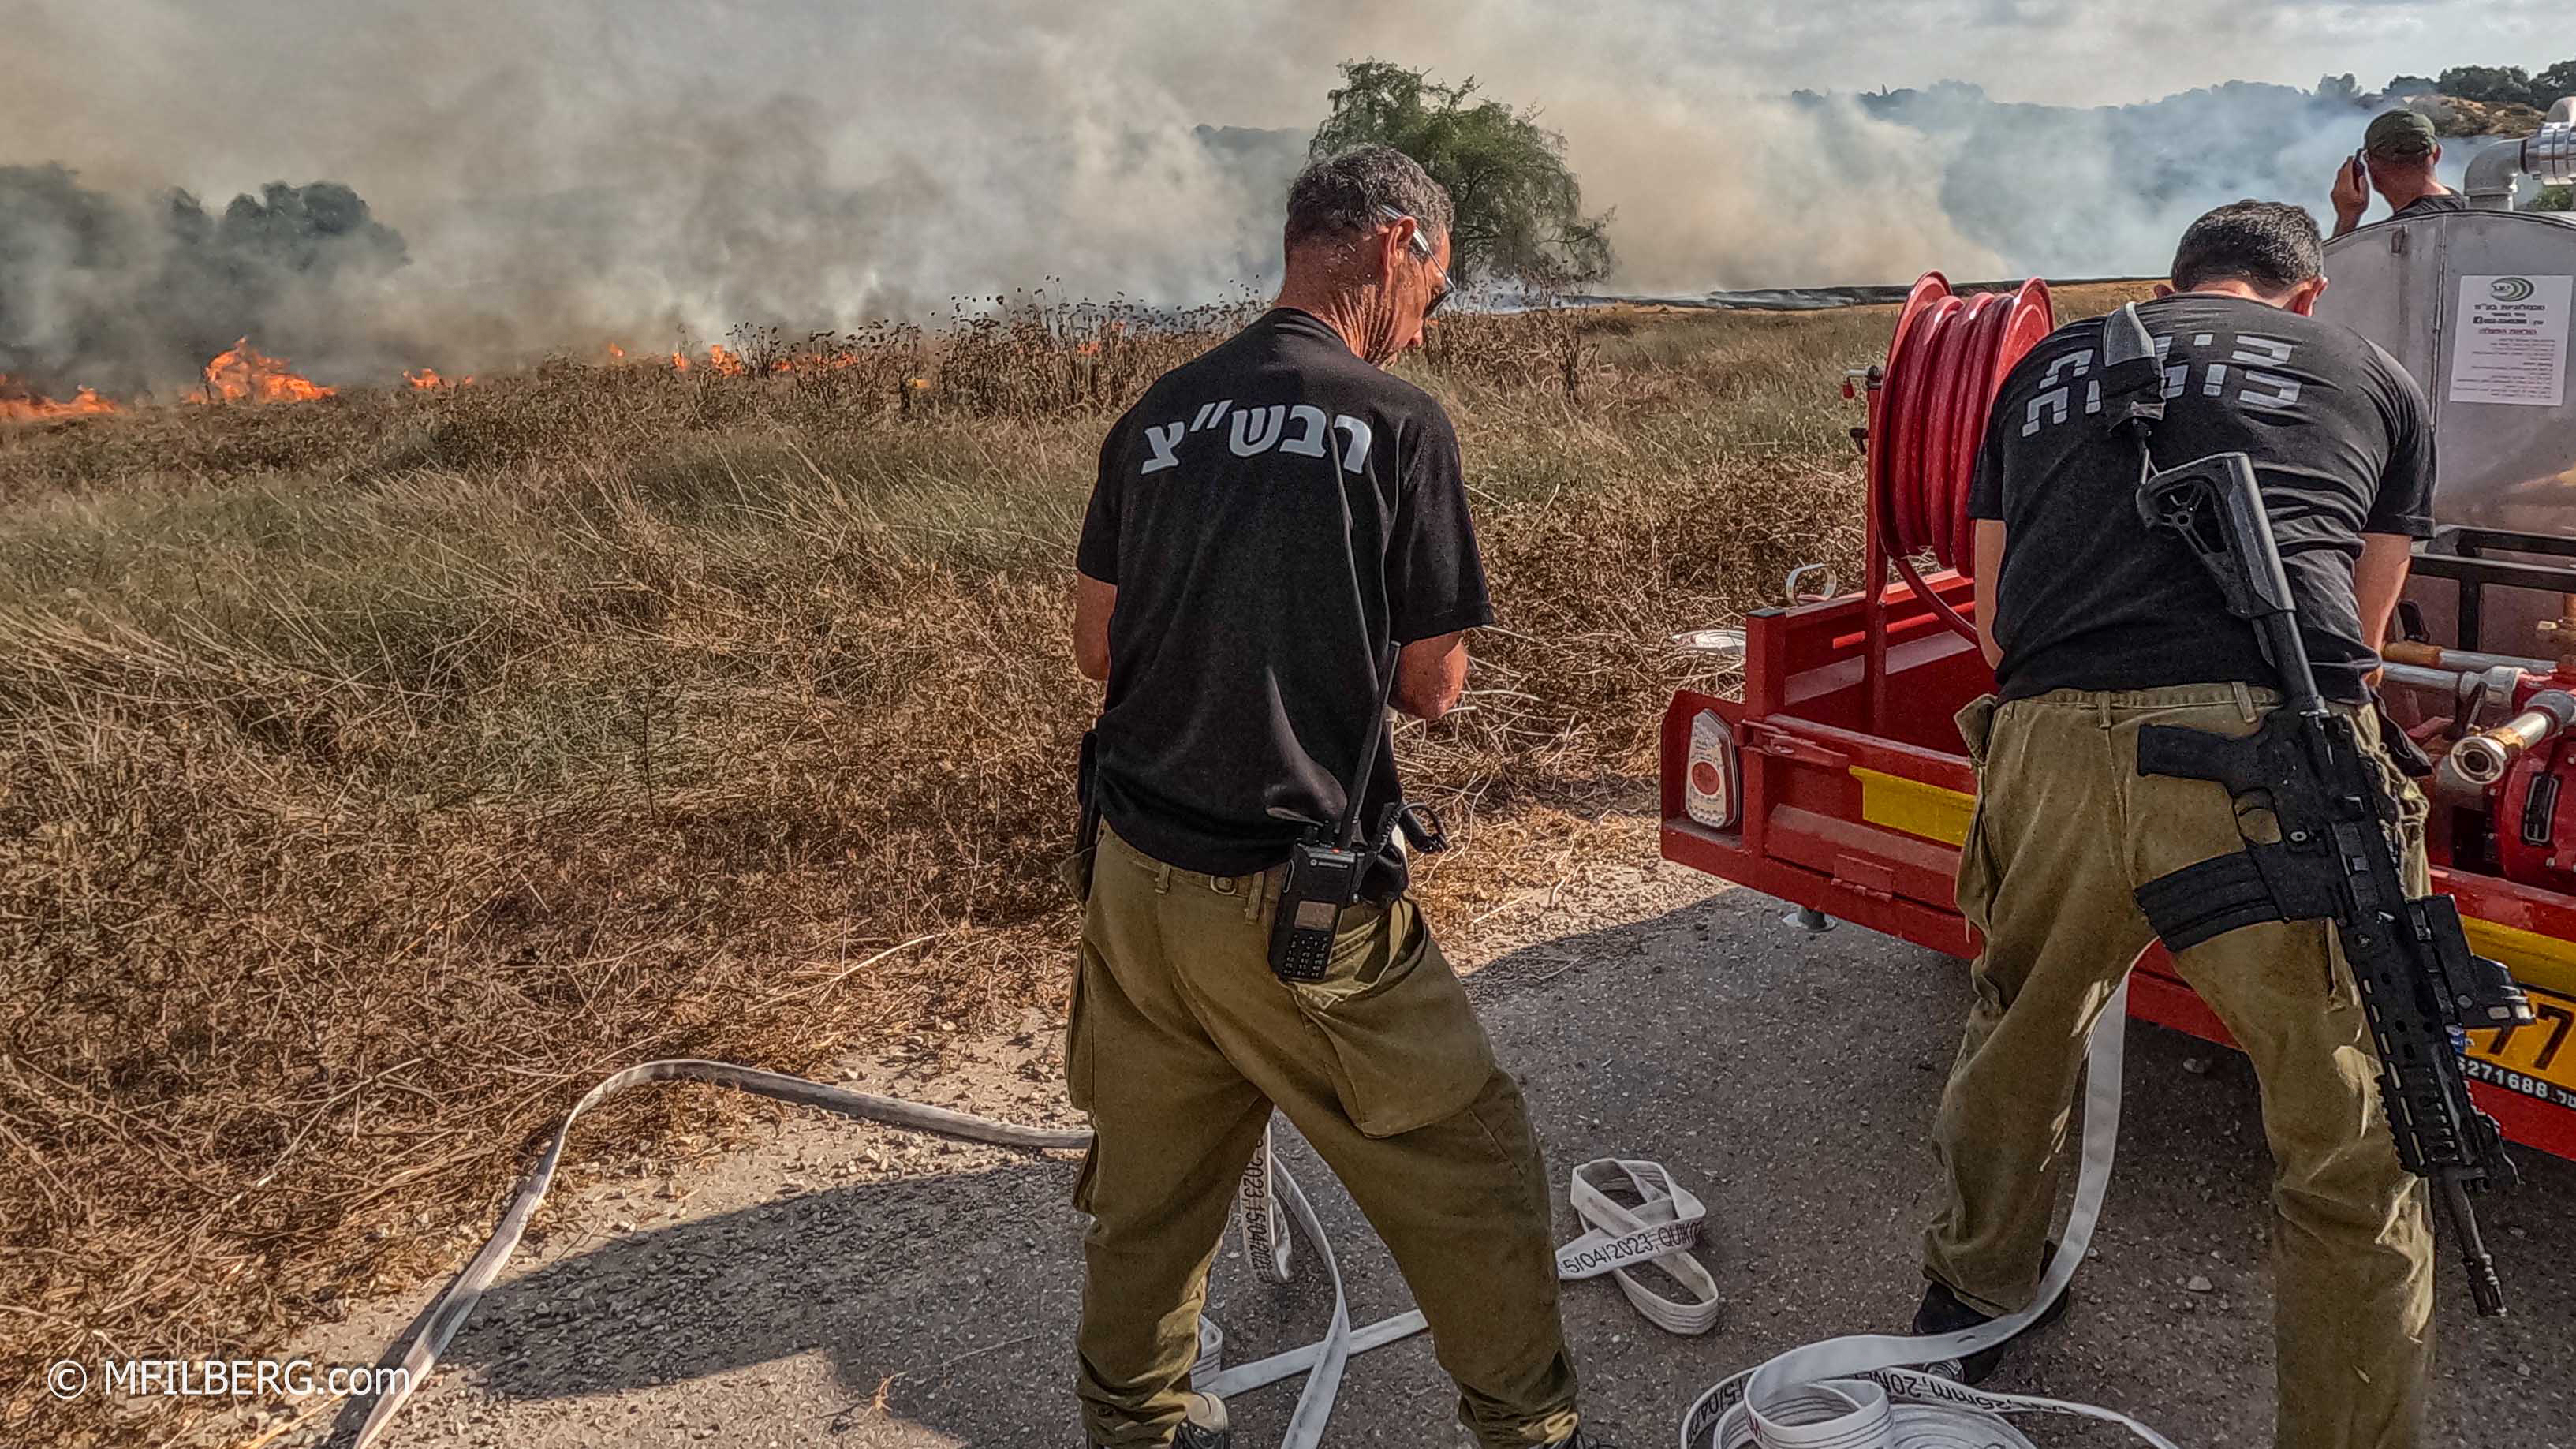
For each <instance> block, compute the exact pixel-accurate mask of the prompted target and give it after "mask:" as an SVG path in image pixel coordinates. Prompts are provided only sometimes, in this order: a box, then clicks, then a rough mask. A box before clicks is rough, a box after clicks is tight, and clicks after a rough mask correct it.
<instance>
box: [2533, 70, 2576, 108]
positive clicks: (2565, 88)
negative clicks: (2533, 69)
mask: <svg viewBox="0 0 2576 1449" xmlns="http://www.w3.org/2000/svg"><path fill="white" fill-rule="evenodd" d="M2565 96H2576V60H2562V61H2560V62H2558V63H2557V64H2556V65H2553V66H2551V67H2550V68H2549V69H2547V70H2544V71H2542V72H2541V73H2540V74H2538V75H2536V76H2533V77H2532V78H2531V103H2532V104H2533V105H2535V106H2538V107H2540V108H2541V109H2542V110H2544V111H2545V110H2548V109H2549V108H2550V107H2551V106H2553V105H2556V104H2557V103H2558V101H2559V100H2560V98H2562V97H2565Z"/></svg>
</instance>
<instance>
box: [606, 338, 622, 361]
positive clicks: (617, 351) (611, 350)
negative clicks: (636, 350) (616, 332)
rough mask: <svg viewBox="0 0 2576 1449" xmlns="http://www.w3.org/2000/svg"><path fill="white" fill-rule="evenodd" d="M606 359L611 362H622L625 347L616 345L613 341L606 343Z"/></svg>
mask: <svg viewBox="0 0 2576 1449" xmlns="http://www.w3.org/2000/svg"><path fill="white" fill-rule="evenodd" d="M608 360H609V361H611V362H624V361H625V360H626V349H625V348H623V347H620V346H618V345H617V344H616V343H614V342H612V343H610V344H608Z"/></svg>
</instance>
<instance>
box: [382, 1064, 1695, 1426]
mask: <svg viewBox="0 0 2576 1449" xmlns="http://www.w3.org/2000/svg"><path fill="white" fill-rule="evenodd" d="M682 1081H685V1082H705V1083H709V1084H711V1085H714V1086H720V1087H729V1088H732V1089H734V1090H736V1091H742V1092H749V1093H752V1094H753V1095H755V1096H761V1097H768V1098H772V1099H774V1100H776V1101H781V1102H794V1103H798V1104H800V1105H803V1106H808V1107H820V1108H822V1109H824V1110H825V1111H828V1112H837V1113H840V1114H841V1115H843V1116H848V1117H858V1118H862V1119H864V1120H867V1121H871V1122H879V1123H883V1124H885V1125H887V1126H890V1127H903V1128H909V1129H913V1130H918V1131H923V1132H935V1133H938V1134H939V1135H941V1136H943V1137H955V1138H960V1139H963V1140H965V1141H969V1142H988V1143H992V1144H995V1145H997V1146H1002V1147H1025V1148H1034V1149H1039V1150H1047V1149H1081V1148H1087V1147H1089V1146H1090V1145H1091V1133H1090V1132H1088V1131H1085V1130H1081V1129H1069V1128H1053V1127H1025V1126H1020V1125H1018V1124H1015V1123H1010V1122H997V1121H995V1120H993V1119H992V1118H989V1117H978V1116H974V1115H972V1114H970V1113H965V1112H955V1111H950V1110H949V1109H947V1108H945V1107H933V1106H929V1105H927V1104H925V1103H921V1102H908V1101H905V1100H903V1099H901V1098H897V1097H880V1096H877V1095H875V1094H873V1093H868V1092H858V1091H852V1090H850V1089H849V1088H847V1087H833V1086H826V1085H825V1084H823V1083H821V1082H813V1081H807V1080H806V1079H805V1078H803V1077H793V1076H788V1075H787V1074H785V1073H783V1072H765V1071H760V1070H758V1069H756V1068H752V1067H742V1066H735V1065H734V1064H732V1063H730V1062H710V1061H698V1060H693V1059H687V1058H673V1059H670V1060H666V1061H655V1062H644V1063H641V1064H639V1065H636V1066H632V1067H628V1068H627V1069H626V1070H624V1071H622V1072H619V1073H617V1074H616V1075H614V1076H611V1077H609V1078H607V1079H606V1080H604V1081H602V1082H600V1083H599V1084H598V1085H597V1086H595V1087H592V1088H591V1089H590V1090H589V1091H588V1092H586V1093H584V1094H583V1095H582V1098H581V1100H580V1101H579V1102H576V1103H574V1104H573V1108H572V1110H571V1111H570V1112H567V1113H565V1114H564V1119H563V1121H562V1122H561V1123H560V1124H559V1125H557V1126H556V1128H555V1134H554V1140H553V1141H552V1142H551V1143H549V1144H548V1145H547V1147H546V1151H545V1155H544V1156H543V1157H542V1158H540V1159H538V1162H537V1167H536V1170H535V1171H534V1172H533V1173H531V1174H529V1177H528V1180H527V1182H526V1183H525V1184H523V1185H522V1186H521V1187H520V1188H519V1192H518V1195H517V1196H516V1197H514V1198H512V1199H511V1201H510V1206H509V1209H508V1210H507V1211H506V1212H504V1213H503V1214H502V1215H501V1222H500V1225H499V1226H498V1227H497V1228H495V1229H494V1230H493V1232H492V1236H491V1238H490V1239H489V1240H488V1241H486V1242H485V1243H484V1244H483V1248H482V1251H480V1252H478V1253H476V1254H475V1255H474V1258H473V1260H472V1261H471V1262H469V1263H467V1264H466V1265H465V1267H464V1269H463V1270H462V1271H461V1272H459V1273H458V1274H457V1275H456V1277H455V1279H454V1280H453V1281H451V1282H450V1283H449V1284H448V1285H447V1287H446V1289H445V1290H444V1291H442V1292H441V1293H440V1294H439V1295H438V1297H437V1298H436V1299H434V1300H432V1301H431V1303H430V1305H429V1306H428V1307H427V1308H425V1309H423V1310H422V1312H421V1315H420V1317H419V1318H417V1319H415V1320H414V1321H413V1327H412V1329H411V1331H410V1333H409V1334H408V1336H407V1338H406V1339H405V1340H404V1341H403V1343H402V1345H401V1347H402V1357H401V1359H400V1366H401V1367H402V1369H403V1370H404V1372H403V1373H402V1374H400V1375H398V1376H395V1377H394V1378H393V1380H392V1382H393V1384H394V1387H392V1388H391V1389H389V1390H387V1391H386V1392H385V1393H384V1394H383V1395H382V1396H380V1397H379V1398H378V1399H377V1400H376V1402H375V1403H374V1404H373V1405H372V1406H371V1407H370V1408H369V1410H368V1413H367V1417H366V1421H365V1422H364V1423H363V1424H362V1425H361V1426H360V1427H359V1430H358V1436H357V1439H356V1441H355V1443H354V1444H353V1446H352V1449H372V1446H373V1445H374V1444H375V1443H376V1442H377V1441H379V1440H380V1439H382V1438H383V1437H384V1435H385V1434H386V1432H387V1431H388V1430H390V1429H391V1428H392V1425H393V1420H394V1416H395V1415H397V1414H399V1413H401V1412H402V1409H403V1405H404V1404H405V1403H406V1402H407V1401H409V1399H410V1398H411V1395H412V1394H413V1392H414V1391H415V1390H417V1389H418V1388H420V1387H421V1386H422V1385H424V1384H426V1383H427V1382H428V1381H429V1375H430V1372H431V1371H432V1370H433V1369H435V1368H436V1367H437V1365H438V1358H439V1355H440V1354H442V1353H444V1352H445V1351H446V1349H447V1345H448V1343H449V1342H450V1341H451V1340H452V1339H454V1338H455V1337H456V1333H457V1330H459V1329H461V1328H462V1327H464V1325H465V1319H466V1317H467V1315H469V1314H471V1313H472V1312H473V1311H474V1305H475V1304H476V1303H477V1302H478V1301H480V1300H481V1298H482V1296H483V1292H484V1290H485V1289H487V1288H489V1287H491V1286H492V1283H493V1281H494V1280H495V1279H497V1278H498V1277H499V1276H500V1274H501V1270H502V1268H503V1267H505V1266H506V1265H507V1264H508V1263H509V1260H510V1255H511V1253H512V1252H514V1251H515V1250H516V1249H517V1248H518V1245H519V1240H520V1238H521V1237H523V1236H524V1235H525V1234H526V1233H527V1230H528V1223H529V1221H530V1219H532V1218H533V1217H535V1215H536V1211H537V1207H538V1205H539V1204H541V1203H543V1202H544V1201H545V1197H546V1191H547V1189H548V1188H549V1187H551V1186H552V1185H553V1183H554V1175H555V1169H556V1168H557V1167H558V1166H560V1165H561V1163H562V1161H563V1153H564V1145H565V1142H566V1140H567V1139H568V1138H569V1137H570V1136H571V1133H572V1125H573V1123H574V1122H575V1121H577V1120H579V1118H580V1117H581V1114H582V1113H584V1112H586V1111H588V1110H590V1109H591V1108H592V1107H595V1106H597V1105H599V1104H600V1103H601V1102H603V1101H606V1100H607V1099H608V1098H610V1097H613V1096H616V1095H617V1094H618V1093H620V1092H623V1091H625V1090H627V1089H628V1088H630V1087H636V1086H641V1085H643V1084H645V1083H647V1082H682ZM1612 1169H1616V1170H1618V1171H1620V1172H1622V1173H1624V1174H1625V1175H1626V1177H1627V1179H1628V1182H1629V1185H1630V1187H1631V1188H1633V1189H1634V1190H1635V1191H1636V1192H1637V1193H1638V1195H1639V1196H1640V1197H1641V1198H1643V1201H1642V1202H1641V1203H1640V1204H1639V1205H1638V1206H1636V1207H1634V1208H1630V1207H1626V1206H1623V1205H1621V1204H1619V1203H1617V1202H1615V1201H1613V1200H1612V1199H1611V1198H1610V1197H1609V1196H1607V1195H1606V1194H1604V1193H1603V1192H1602V1191H1601V1190H1600V1189H1599V1188H1597V1187H1595V1186H1594V1185H1593V1184H1592V1183H1591V1182H1590V1181H1589V1180H1588V1179H1589V1177H1590V1176H1592V1175H1594V1174H1598V1173H1606V1172H1608V1171H1610V1170H1612ZM1570 1194H1571V1196H1572V1198H1573V1202H1574V1209H1575V1213H1576V1215H1577V1216H1578V1217H1580V1218H1581V1219H1582V1220H1583V1223H1584V1226H1585V1229H1586V1231H1585V1232H1584V1234H1583V1236H1581V1237H1579V1238H1576V1239H1575V1240H1574V1241H1573V1242H1570V1243H1568V1244H1566V1245H1565V1246H1564V1247H1563V1248H1561V1249H1559V1250H1558V1252H1557V1274H1558V1276H1559V1277H1561V1278H1569V1279H1572V1278H1592V1277H1598V1276H1600V1275H1601V1274H1604V1273H1607V1274H1610V1275H1612V1276H1614V1277H1616V1278H1617V1279H1618V1280H1619V1286H1620V1289H1621V1291H1622V1292H1624V1293H1626V1294H1627V1295H1628V1300H1629V1301H1630V1302H1631V1303H1634V1304H1636V1305H1637V1308H1638V1310H1639V1311H1640V1312H1642V1313H1644V1314H1645V1315H1646V1317H1647V1318H1648V1319H1649V1320H1650V1321H1652V1322H1654V1323H1655V1324H1656V1325H1657V1326H1658V1327H1662V1328H1665V1329H1668V1330H1670V1331H1672V1332H1675V1333H1706V1332H1707V1331H1708V1330H1709V1328H1710V1327H1711V1326H1713V1325H1714V1324H1715V1323H1716V1322H1717V1308H1718V1298H1717V1283H1716V1280H1715V1279H1713V1278H1711V1277H1710V1276H1709V1273H1708V1270H1707V1269H1706V1268H1704V1267H1702V1266H1700V1264H1699V1263H1698V1261H1697V1260H1695V1259H1693V1258H1692V1257H1691V1256H1690V1250H1691V1248H1692V1247H1694V1246H1695V1245H1696V1244H1697V1243H1698V1242H1699V1233H1700V1223H1701V1221H1702V1220H1703V1219H1704V1218H1706V1217H1707V1215H1708V1210H1707V1208H1706V1207H1704V1206H1703V1205H1702V1204H1701V1202H1700V1200H1699V1199H1698V1198H1697V1197H1695V1196H1693V1195H1692V1194H1691V1193H1689V1192H1687V1191H1685V1190H1684V1189H1682V1188H1681V1187H1680V1186H1679V1185H1677V1184H1675V1183H1674V1182H1673V1180H1672V1175H1671V1174H1670V1173H1669V1172H1667V1171H1665V1169H1664V1168H1663V1166H1662V1165H1661V1164H1659V1163H1653V1162H1640V1161H1626V1160H1621V1159H1615V1158H1602V1159H1600V1160H1598V1161H1594V1162H1587V1163H1585V1164H1584V1165H1583V1166H1581V1167H1578V1168H1576V1169H1575V1170H1574V1177H1573V1182H1572V1184H1571V1188H1570ZM1283 1205H1284V1207H1285V1208H1286V1215H1287V1217H1288V1219H1289V1220H1291V1221H1293V1222H1294V1223H1295V1224H1296V1226H1297V1230H1298V1232H1300V1233H1301V1234H1303V1235H1304V1236H1305V1238H1306V1240H1307V1242H1308V1243H1309V1244H1311V1245H1312V1246H1313V1247H1314V1249H1315V1252H1316V1254H1317V1256H1319V1257H1321V1258H1322V1259H1323V1262H1324V1272H1325V1274H1326V1276H1327V1277H1328V1278H1329V1279H1330V1280H1331V1282H1332V1285H1333V1314H1332V1320H1331V1324H1330V1326H1329V1327H1328V1328H1327V1329H1326V1331H1325V1334H1324V1336H1323V1338H1322V1339H1320V1340H1319V1341H1317V1342H1315V1343H1311V1344H1308V1345H1306V1346H1305V1347H1303V1348H1298V1349H1292V1350H1290V1351H1289V1352H1287V1353H1282V1354H1275V1355H1273V1356H1271V1357H1269V1358H1266V1359H1262V1360H1260V1361H1258V1362H1256V1363H1249V1364H1245V1365H1243V1366H1241V1367H1239V1368H1232V1369H1228V1368H1225V1367H1224V1366H1223V1360H1222V1354H1223V1345H1224V1335H1223V1334H1222V1333H1220V1332H1219V1331H1217V1329H1216V1326H1215V1325H1214V1324H1212V1323H1206V1322H1204V1321H1202V1324H1201V1328H1200V1337H1199V1342H1200V1361H1199V1364H1198V1366H1197V1368H1196V1369H1195V1370H1194V1371H1193V1373H1192V1381H1193V1382H1194V1383H1195V1384H1196V1385H1197V1386H1198V1387H1200V1388H1203V1389H1205V1390H1207V1391H1208V1392H1210V1393H1214V1394H1219V1395H1224V1394H1231V1393H1241V1392H1244V1391H1247V1390H1250V1389H1255V1388H1259V1387H1261V1386H1262V1385H1264V1384H1270V1383H1275V1382H1277V1381H1279V1380H1281V1379H1284V1378H1288V1377H1290V1376H1292V1375H1294V1374H1297V1373H1299V1372H1303V1373H1304V1374H1305V1375H1306V1383H1305V1387H1304V1388H1303V1389H1301V1390H1300V1391H1299V1392H1298V1395H1297V1407H1296V1409H1295V1411H1294V1412H1293V1413H1292V1414H1291V1415H1290V1417H1289V1424H1288V1432H1287V1434H1286V1435H1285V1436H1284V1437H1283V1438H1282V1439H1281V1441H1280V1443H1281V1449H1315V1446H1317V1445H1318V1444H1320V1443H1321V1442H1322V1441H1323V1435H1324V1428H1325V1425H1326V1423H1327V1422H1328V1421H1329V1420H1330V1418H1331V1417H1332V1412H1333V1400H1334V1397H1335V1396H1336V1394H1337V1393H1338V1392H1339V1391H1340V1387H1341V1379H1342V1369H1343V1366H1344V1365H1345V1364H1346V1363H1347V1362H1348V1361H1349V1359H1350V1356H1351V1355H1352V1354H1355V1353H1365V1352H1367V1351H1368V1350H1369V1349H1372V1348H1376V1347H1379V1346H1381V1345H1383V1344H1388V1343H1393V1342H1395V1341H1397V1340H1398V1339H1402V1338H1405V1337H1408V1336H1410V1335H1412V1334H1415V1333H1418V1332H1420V1331H1421V1330H1422V1328H1423V1320H1422V1315H1421V1313H1420V1312H1418V1311H1416V1312H1408V1313H1402V1314H1398V1315H1397V1316H1395V1317H1393V1318H1389V1319H1386V1320H1384V1321H1382V1322H1378V1323H1373V1324H1370V1325H1368V1326H1366V1327H1363V1328H1358V1329H1354V1328H1353V1327H1352V1326H1351V1318H1350V1305H1349V1300H1348V1297H1347V1295H1346V1294H1345V1293H1344V1292H1343V1287H1342V1270H1341V1265H1340V1264H1339V1263H1338V1262H1337V1261H1335V1259H1334V1257H1333V1248H1332V1244H1331V1242H1330V1241H1328V1240H1327V1239H1326V1237H1325V1235H1324V1225H1323V1223H1322V1221H1321V1220H1320V1219H1318V1218H1317V1217H1316V1215H1315V1210H1314V1207H1313V1206H1312V1205H1311V1204H1309V1203H1308V1202H1307V1200H1306V1195H1305V1193H1304V1192H1303V1191H1302V1190H1300V1189H1299V1187H1298V1186H1297V1180H1296V1178H1294V1177H1293V1176H1291V1175H1290V1174H1289V1172H1288V1170H1287V1169H1286V1168H1285V1167H1284V1166H1282V1165H1280V1164H1279V1162H1278V1161H1277V1158H1276V1157H1275V1155H1274V1154H1273V1153H1272V1151H1271V1141H1270V1137H1269V1135H1268V1134H1266V1133H1265V1134H1264V1135H1263V1137H1262V1142H1261V1150H1260V1152H1259V1154H1258V1155H1257V1158H1256V1160H1255V1162H1254V1164H1253V1166H1252V1168H1251V1169H1250V1170H1248V1171H1247V1172H1246V1173H1245V1174H1244V1180H1243V1186H1242V1189H1241V1191H1240V1192H1239V1194H1238V1196H1237V1200H1236V1208H1237V1218H1238V1221H1239V1223H1240V1225H1241V1229H1242V1232H1243V1240H1244V1245H1245V1247H1246V1249H1247V1250H1248V1251H1247V1252H1246V1254H1245V1256H1246V1257H1247V1258H1249V1259H1251V1260H1252V1262H1253V1264H1254V1265H1255V1267H1256V1269H1257V1270H1259V1271H1261V1272H1263V1273H1265V1274H1267V1275H1269V1276H1271V1277H1273V1278H1274V1279H1276V1280H1278V1281H1283V1282H1284V1281H1286V1279H1287V1277H1288V1276H1289V1273H1290V1266H1291V1265H1290V1257H1289V1251H1288V1239H1287V1235H1286V1233H1285V1232H1283V1231H1282V1224H1281V1221H1280V1213H1279V1209H1280V1207H1281V1206H1283ZM1648 1263H1652V1264H1654V1265H1655V1266H1656V1267H1658V1268H1660V1269H1662V1270H1663V1271H1665V1272H1667V1273H1669V1274H1671V1275H1672V1276H1673V1277H1674V1278H1675V1279H1676V1280H1678V1281H1680V1282H1681V1283H1682V1284H1683V1285H1684V1286H1685V1287H1687V1288H1689V1289H1690V1290H1691V1291H1692V1293H1693V1295H1694V1297H1693V1300H1692V1301H1690V1302H1686V1303H1685V1302H1679V1301H1676V1300H1674V1299H1670V1298H1666V1297H1664V1296H1662V1295H1660V1294H1658V1293H1656V1292H1654V1291H1653V1290H1651V1289H1649V1288H1648V1287H1646V1286H1645V1284H1644V1283H1642V1282H1641V1281H1639V1279H1638V1278H1637V1277H1636V1275H1635V1273H1634V1271H1633V1270H1634V1269H1636V1268H1639V1267H1642V1266H1644V1265H1646V1264H1648ZM391 1356H392V1354H391V1351H390V1350H388V1352H387V1357H388V1358H390V1357H391Z"/></svg>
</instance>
